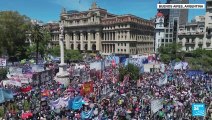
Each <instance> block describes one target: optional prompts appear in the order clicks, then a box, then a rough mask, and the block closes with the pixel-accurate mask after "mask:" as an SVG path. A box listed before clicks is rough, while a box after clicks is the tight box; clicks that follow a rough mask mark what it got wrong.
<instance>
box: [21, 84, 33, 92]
mask: <svg viewBox="0 0 212 120" xmlns="http://www.w3.org/2000/svg"><path fill="white" fill-rule="evenodd" d="M31 90H32V86H30V85H29V86H27V87H26V88H21V92H24V93H26V92H29V91H31Z"/></svg>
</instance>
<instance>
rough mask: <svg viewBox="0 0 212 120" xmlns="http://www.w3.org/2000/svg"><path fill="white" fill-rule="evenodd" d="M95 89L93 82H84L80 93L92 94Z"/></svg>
mask: <svg viewBox="0 0 212 120" xmlns="http://www.w3.org/2000/svg"><path fill="white" fill-rule="evenodd" d="M93 91H94V90H93V82H92V81H90V82H85V83H83V85H82V86H81V90H80V94H81V95H86V94H90V93H92V92H93Z"/></svg>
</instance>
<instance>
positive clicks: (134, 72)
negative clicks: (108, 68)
mask: <svg viewBox="0 0 212 120" xmlns="http://www.w3.org/2000/svg"><path fill="white" fill-rule="evenodd" d="M139 72H140V69H139V67H137V66H135V65H134V64H128V65H127V66H126V67H121V68H119V80H120V81H123V79H124V76H125V75H130V79H131V80H138V79H139V75H140V74H139Z"/></svg>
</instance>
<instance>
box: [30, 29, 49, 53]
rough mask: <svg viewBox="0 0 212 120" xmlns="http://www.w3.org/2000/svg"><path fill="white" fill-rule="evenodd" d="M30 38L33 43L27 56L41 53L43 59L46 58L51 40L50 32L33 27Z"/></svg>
mask: <svg viewBox="0 0 212 120" xmlns="http://www.w3.org/2000/svg"><path fill="white" fill-rule="evenodd" d="M30 37H31V40H32V43H31V45H30V46H28V47H27V55H28V56H31V55H32V54H35V53H39V54H40V55H41V57H45V55H47V54H48V43H49V41H50V40H51V36H50V32H49V31H48V30H46V29H43V28H41V27H40V26H38V25H33V26H32V28H31V36H30Z"/></svg>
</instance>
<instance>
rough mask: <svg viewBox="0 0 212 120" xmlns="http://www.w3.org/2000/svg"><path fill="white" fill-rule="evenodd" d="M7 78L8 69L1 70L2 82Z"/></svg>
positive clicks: (0, 78) (0, 77)
mask: <svg viewBox="0 0 212 120" xmlns="http://www.w3.org/2000/svg"><path fill="white" fill-rule="evenodd" d="M6 78H7V69H6V68H0V80H3V79H6Z"/></svg>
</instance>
